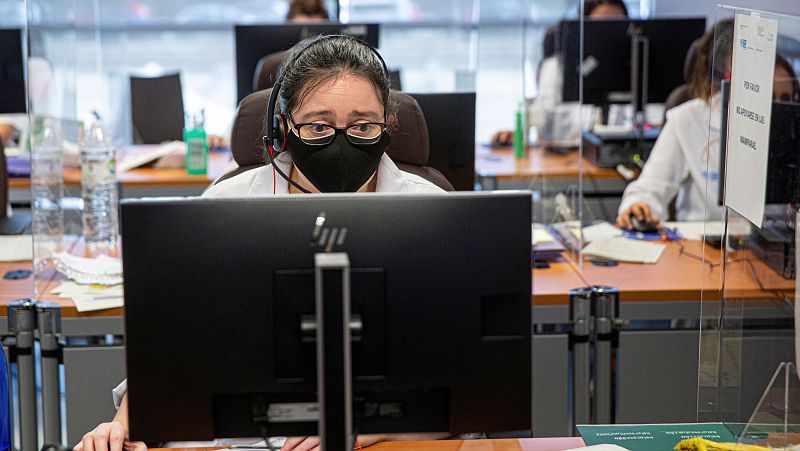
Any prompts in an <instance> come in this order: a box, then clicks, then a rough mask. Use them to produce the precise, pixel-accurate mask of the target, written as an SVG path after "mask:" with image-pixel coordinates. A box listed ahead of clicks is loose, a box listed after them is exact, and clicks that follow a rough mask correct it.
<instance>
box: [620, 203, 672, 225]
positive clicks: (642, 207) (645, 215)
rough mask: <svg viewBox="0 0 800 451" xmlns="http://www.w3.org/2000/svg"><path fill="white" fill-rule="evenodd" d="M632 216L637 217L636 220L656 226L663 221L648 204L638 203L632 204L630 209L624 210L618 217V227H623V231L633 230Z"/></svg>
mask: <svg viewBox="0 0 800 451" xmlns="http://www.w3.org/2000/svg"><path fill="white" fill-rule="evenodd" d="M631 215H633V216H635V217H636V219H638V220H639V221H642V222H652V223H654V224H656V225H658V224H660V223H661V219H660V218H659V217H658V216H656V215H654V214H653V211H652V210H651V209H650V205H649V204H647V203H646V202H636V203H633V204H631V205H630V206H629V207H628V208H626V209H625V210H623V211H622V213H620V214H619V216H617V224H616V225H617V227H622V228H623V229H628V230H631V229H633V224H631Z"/></svg>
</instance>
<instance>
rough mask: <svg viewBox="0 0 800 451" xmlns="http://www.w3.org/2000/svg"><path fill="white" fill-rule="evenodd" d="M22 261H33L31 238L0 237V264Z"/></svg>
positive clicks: (27, 236) (24, 236)
mask: <svg viewBox="0 0 800 451" xmlns="http://www.w3.org/2000/svg"><path fill="white" fill-rule="evenodd" d="M2 208H5V207H2ZM24 260H33V238H31V236H30V235H0V262H19V261H24Z"/></svg>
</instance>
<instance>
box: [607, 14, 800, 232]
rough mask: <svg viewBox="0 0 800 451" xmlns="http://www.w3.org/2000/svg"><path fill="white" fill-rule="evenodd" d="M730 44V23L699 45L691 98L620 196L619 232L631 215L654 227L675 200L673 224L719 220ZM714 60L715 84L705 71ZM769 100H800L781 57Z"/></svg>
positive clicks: (671, 115) (709, 33)
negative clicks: (722, 124)
mask: <svg viewBox="0 0 800 451" xmlns="http://www.w3.org/2000/svg"><path fill="white" fill-rule="evenodd" d="M715 30H716V36H717V38H716V41H715V38H714V36H715ZM732 39H733V22H732V21H724V22H720V23H718V24H717V25H715V27H714V28H712V29H711V30H709V31H707V32H706V33H705V35H704V36H703V38H702V39H701V41H700V54H699V56H698V60H697V63H696V65H695V70H694V71H693V73H692V76H691V80H690V81H689V85H690V88H691V90H692V94H693V95H694V96H695V98H694V99H693V100H690V101H688V102H686V103H684V104H682V105H679V106H677V107H675V108H672V109H670V110H669V111H667V118H668V120H667V123H666V124H665V126H664V129H663V130H662V131H661V134H660V135H659V136H658V140H656V143H655V145H654V147H653V150H652V152H651V153H650V157H649V158H648V159H647V162H646V163H645V165H644V168H643V169H642V173H641V174H640V175H639V178H638V179H637V180H636V181H635V182H633V183H631V184H630V185H628V186H627V188H625V192H624V193H623V195H622V202H621V203H620V206H619V216H617V225H618V226H620V227H623V228H626V229H631V228H633V224H632V221H631V215H633V216H635V217H636V219H637V220H638V221H640V222H647V223H651V224H655V225H656V226H658V225H659V224H660V222H661V220H662V219H665V218H666V217H667V210H668V204H669V203H670V202H672V200H673V199H675V201H676V202H675V220H677V221H703V220H713V221H719V220H721V219H722V212H723V210H722V207H720V206H719V205H718V203H717V197H718V193H719V188H718V187H719V177H720V174H719V172H718V168H719V161H720V160H719V159H720V154H719V146H720V122H721V118H720V116H721V106H720V94H719V90H720V86H719V84H718V83H719V80H720V79H721V78H722V77H727V76H728V74H729V73H730V65H731V51H732ZM712 43H713V45H712ZM712 51H713V53H712ZM712 54H713V55H714V60H713V61H714V66H715V67H714V68H713V71H712V74H715V75H714V76H713V81H712V80H711V77H710V74H709V71H708V68H709V67H711V61H709V57H710V55H712ZM772 94H773V98H774V99H775V100H791V101H797V100H798V96H800V88H799V87H798V84H797V79H796V76H795V73H794V70H793V69H792V66H791V65H790V64H789V63H788V62H787V61H786V60H785V59H784V58H783V57H781V56H780V55H776V58H775V73H774V85H773V93H772ZM709 118H710V123H709ZM707 193H708V195H707ZM676 196H677V197H676Z"/></svg>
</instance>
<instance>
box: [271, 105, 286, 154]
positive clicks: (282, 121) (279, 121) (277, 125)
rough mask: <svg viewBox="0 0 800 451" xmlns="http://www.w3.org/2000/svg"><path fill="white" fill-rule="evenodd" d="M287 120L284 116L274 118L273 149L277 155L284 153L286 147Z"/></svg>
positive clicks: (278, 115) (277, 115)
mask: <svg viewBox="0 0 800 451" xmlns="http://www.w3.org/2000/svg"><path fill="white" fill-rule="evenodd" d="M286 132H287V130H286V118H285V116H284V115H283V114H276V115H274V116H272V138H273V139H272V149H273V150H274V151H275V153H280V152H283V151H284V150H285V149H284V148H283V146H284V145H286V143H285V142H284V141H285V137H286Z"/></svg>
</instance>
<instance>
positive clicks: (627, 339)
mask: <svg viewBox="0 0 800 451" xmlns="http://www.w3.org/2000/svg"><path fill="white" fill-rule="evenodd" d="M699 342H700V335H699V332H698V331H696V330H675V331H669V330H665V331H630V332H621V333H620V334H619V350H618V351H617V405H616V422H617V423H686V422H694V421H696V418H697V358H698V346H699Z"/></svg>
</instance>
